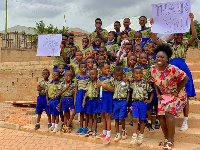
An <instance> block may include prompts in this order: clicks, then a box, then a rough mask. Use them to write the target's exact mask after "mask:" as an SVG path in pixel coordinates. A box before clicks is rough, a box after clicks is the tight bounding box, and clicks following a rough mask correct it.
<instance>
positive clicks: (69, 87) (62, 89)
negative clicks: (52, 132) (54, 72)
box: [59, 70, 75, 133]
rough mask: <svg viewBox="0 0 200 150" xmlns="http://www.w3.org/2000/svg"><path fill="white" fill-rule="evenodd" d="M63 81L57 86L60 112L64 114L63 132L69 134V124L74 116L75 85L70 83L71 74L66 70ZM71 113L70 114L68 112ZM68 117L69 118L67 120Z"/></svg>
mask: <svg viewBox="0 0 200 150" xmlns="http://www.w3.org/2000/svg"><path fill="white" fill-rule="evenodd" d="M64 79H65V81H64V82H63V83H61V85H60V86H59V95H60V96H61V101H60V104H61V105H62V107H61V110H62V111H63V112H64V125H63V128H62V130H63V132H64V133H65V132H67V133H71V128H70V125H71V122H72V120H73V119H74V116H75V108H74V97H75V84H74V83H72V73H71V71H69V70H67V71H66V72H65V75H64ZM70 111H71V112H70ZM68 116H70V118H68Z"/></svg>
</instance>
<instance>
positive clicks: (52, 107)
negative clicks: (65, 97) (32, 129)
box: [49, 99, 60, 116]
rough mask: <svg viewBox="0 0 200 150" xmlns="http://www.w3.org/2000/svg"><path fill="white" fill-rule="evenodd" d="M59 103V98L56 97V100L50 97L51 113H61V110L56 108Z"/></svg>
mask: <svg viewBox="0 0 200 150" xmlns="http://www.w3.org/2000/svg"><path fill="white" fill-rule="evenodd" d="M59 103H60V100H59V99H55V100H52V99H50V100H49V113H50V114H51V115H54V116H58V115H60V112H59V111H58V110H57V109H56V107H57V106H58V104H59Z"/></svg>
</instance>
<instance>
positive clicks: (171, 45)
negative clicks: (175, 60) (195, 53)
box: [171, 41, 183, 46]
mask: <svg viewBox="0 0 200 150" xmlns="http://www.w3.org/2000/svg"><path fill="white" fill-rule="evenodd" d="M174 44H175V42H174V43H172V45H171V46H174ZM182 44H183V41H182V42H181V43H180V45H182Z"/></svg>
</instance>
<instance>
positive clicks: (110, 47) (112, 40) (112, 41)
mask: <svg viewBox="0 0 200 150" xmlns="http://www.w3.org/2000/svg"><path fill="white" fill-rule="evenodd" d="M116 42H117V33H116V32H114V31H110V32H109V33H108V42H107V43H106V44H105V47H106V49H107V52H109V51H113V52H115V53H116V52H117V51H118V50H119V45H118V44H117V43H116Z"/></svg>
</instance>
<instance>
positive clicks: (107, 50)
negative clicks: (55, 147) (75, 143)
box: [35, 16, 160, 144]
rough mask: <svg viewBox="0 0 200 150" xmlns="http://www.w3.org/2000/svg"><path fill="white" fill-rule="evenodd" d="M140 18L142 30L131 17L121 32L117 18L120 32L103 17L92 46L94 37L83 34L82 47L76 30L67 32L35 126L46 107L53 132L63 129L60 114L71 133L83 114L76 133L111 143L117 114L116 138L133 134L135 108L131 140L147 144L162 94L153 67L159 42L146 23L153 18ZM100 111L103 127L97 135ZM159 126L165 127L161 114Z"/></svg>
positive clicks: (39, 103)
mask: <svg viewBox="0 0 200 150" xmlns="http://www.w3.org/2000/svg"><path fill="white" fill-rule="evenodd" d="M139 23H140V25H141V30H140V31H134V30H133V29H131V28H130V27H129V26H130V19H129V18H125V19H124V23H123V24H124V27H125V30H124V31H122V32H120V27H121V25H120V22H118V21H116V22H115V23H114V28H115V30H116V32H114V31H110V32H107V31H106V30H105V29H102V28H101V25H102V21H101V19H100V18H97V19H96V20H95V27H96V30H95V31H94V32H93V33H92V34H91V43H92V46H91V47H89V39H88V38H83V39H82V45H83V49H82V50H79V47H78V46H76V45H74V36H73V34H69V36H68V35H65V34H63V40H62V43H61V56H58V57H56V58H55V60H54V63H53V65H54V69H53V73H52V79H53V80H52V81H49V76H50V71H49V70H47V69H44V70H43V72H42V76H43V78H44V79H43V80H42V81H41V82H39V84H38V87H37V90H38V91H39V96H38V99H37V106H36V114H38V118H37V124H36V126H35V129H39V128H40V124H39V122H40V118H41V114H42V111H43V109H45V111H46V114H47V116H48V128H49V130H51V131H53V132H58V131H59V128H58V123H59V116H60V118H61V121H62V131H63V132H67V133H70V132H71V130H72V127H71V123H72V121H73V119H74V116H75V114H77V113H80V126H79V129H78V131H77V132H76V133H77V134H84V135H85V136H95V137H97V138H105V140H104V143H105V144H107V143H109V142H110V141H111V120H112V118H113V119H115V128H116V136H115V138H114V141H116V142H117V141H119V140H120V139H126V138H127V131H126V127H125V119H126V118H127V116H128V113H129V112H132V113H131V115H132V117H133V124H132V123H131V124H132V125H133V136H132V141H131V142H132V143H133V144H134V143H138V144H141V143H142V141H143V134H144V129H145V122H146V125H147V127H148V129H149V130H153V127H152V123H151V113H152V112H151V110H152V108H153V107H154V108H157V103H158V99H157V96H156V93H155V92H154V91H155V90H154V86H153V83H152V82H151V73H150V68H151V66H152V65H154V64H155V63H156V56H155V52H154V49H155V47H156V45H155V44H154V43H153V42H152V41H151V29H150V28H147V27H146V26H145V24H146V23H147V18H146V17H145V16H141V17H140V18H139ZM127 108H128V109H127ZM155 114H157V113H155ZM99 116H101V118H102V122H103V132H102V133H101V134H100V135H97V122H98V119H97V118H98V117H99ZM146 120H147V121H146ZM84 121H85V123H84ZM120 124H121V125H122V134H120V131H119V125H120ZM138 125H139V127H138ZM138 128H139V131H140V133H139V135H137V131H138ZM155 128H156V129H159V128H160V123H159V120H158V118H156V123H155Z"/></svg>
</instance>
